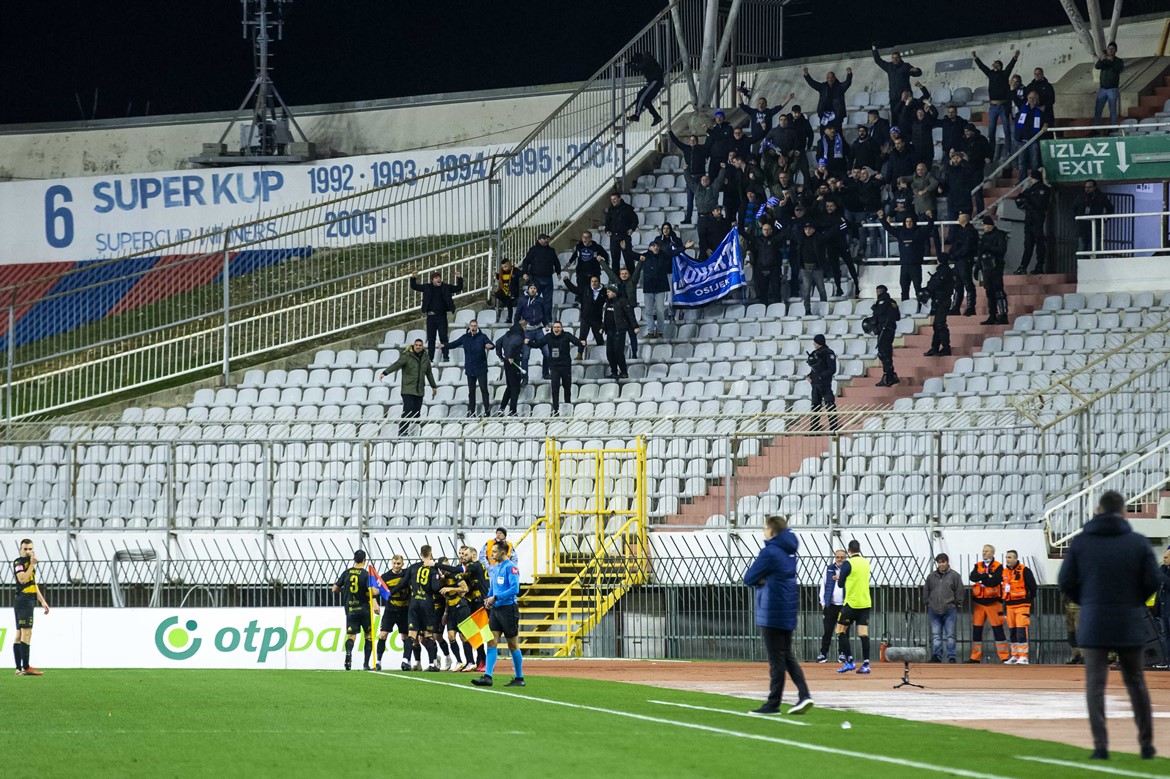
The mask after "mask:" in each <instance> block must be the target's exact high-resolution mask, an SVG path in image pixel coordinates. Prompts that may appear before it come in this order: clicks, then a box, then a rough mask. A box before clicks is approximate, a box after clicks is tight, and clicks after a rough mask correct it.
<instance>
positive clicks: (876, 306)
mask: <svg viewBox="0 0 1170 779" xmlns="http://www.w3.org/2000/svg"><path fill="white" fill-rule="evenodd" d="M901 318H902V311H901V309H899V308H898V304H897V303H895V302H894V299H893V298H892V297H890V293H889V292H883V293H882V294H881V295H878V298H877V300H875V301H874V302H873V319H874V322H876V323H877V327H878V330H879V331H881V330H886V329H890V330H892V329H894V328H895V327H897V325H898V320H899V319H901Z"/></svg>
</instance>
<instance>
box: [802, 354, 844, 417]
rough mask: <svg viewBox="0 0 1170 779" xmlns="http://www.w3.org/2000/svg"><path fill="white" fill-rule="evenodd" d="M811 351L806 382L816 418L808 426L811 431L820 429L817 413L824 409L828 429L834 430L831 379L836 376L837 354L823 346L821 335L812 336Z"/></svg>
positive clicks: (833, 400) (834, 404)
mask: <svg viewBox="0 0 1170 779" xmlns="http://www.w3.org/2000/svg"><path fill="white" fill-rule="evenodd" d="M813 344H814V346H813V350H812V351H811V352H809V353H808V360H807V362H808V366H809V368H810V370H809V374H808V382H809V384H811V385H812V411H813V413H816V416H814V417H813V418H812V422H811V424H810V425H809V429H811V430H820V429H821V415H820V414H819V413H817V412H819V411H820V410H821V408H822V407H824V408H825V409H826V410H827V411H828V412H829V429H830V430H836V429H837V427H838V423H837V395H836V393H834V392H833V377H834V376H836V375H837V354H836V352H834V351H833V350H832V349H830V348H829V347H828V346H826V345H825V337H824V336H823V335H821V334H819V333H818V334H817V335H814V336H813Z"/></svg>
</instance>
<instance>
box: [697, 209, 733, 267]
mask: <svg viewBox="0 0 1170 779" xmlns="http://www.w3.org/2000/svg"><path fill="white" fill-rule="evenodd" d="M729 232H731V220H730V219H728V218H727V217H723V218H722V219H715V218H714V217H712V218H709V219H704V220H703V222H702V223H701V224H700V225H699V241H700V242H701V243H703V244H704V245H705V246H707V247H708V248H710V249H711V251H714V250H715V248H716V247H717V246H719V244H720V243H722V242H723V239H724V238H726V237H727V234H728V233H729ZM699 259H703V260H705V259H707V258H706V257H700V258H699Z"/></svg>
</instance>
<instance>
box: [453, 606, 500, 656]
mask: <svg viewBox="0 0 1170 779" xmlns="http://www.w3.org/2000/svg"><path fill="white" fill-rule="evenodd" d="M459 632H460V633H462V634H463V637H464V638H466V639H467V643H469V644H471V645H472V646H473V647H475V648H476V649H479V648H480V647H481V646H483V645H484V644H486V643H487V642H488V641H489V640H491V637H492V631H491V630H489V629H488V614H487V611H485V610H484V609H482V608H481V609H478V610H477V611H476V612H475V613H474V614H472V615H471V616H470V617H468V618H467V619H465V620H463V621H462V622H460V623H459Z"/></svg>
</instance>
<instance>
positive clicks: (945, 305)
mask: <svg viewBox="0 0 1170 779" xmlns="http://www.w3.org/2000/svg"><path fill="white" fill-rule="evenodd" d="M925 292H926V296H927V297H928V298H929V299H930V316H931V319H932V320H933V325H934V335H933V336H932V337H931V340H930V351H928V352H926V353H925V354H924V355H923V356H925V357H949V356H950V354H951V329H950V328H949V327H947V314H949V313H950V312H951V297H952V296H953V295H954V294H955V272H954V271H953V270H951V264H950V260H949V258H948V257H947V256H946V255H945V254H940V255H939V258H938V270H936V271H935V272H934V274H933V275H932V276H931V277H930V280H929V281H927V282H926V290H925Z"/></svg>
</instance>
